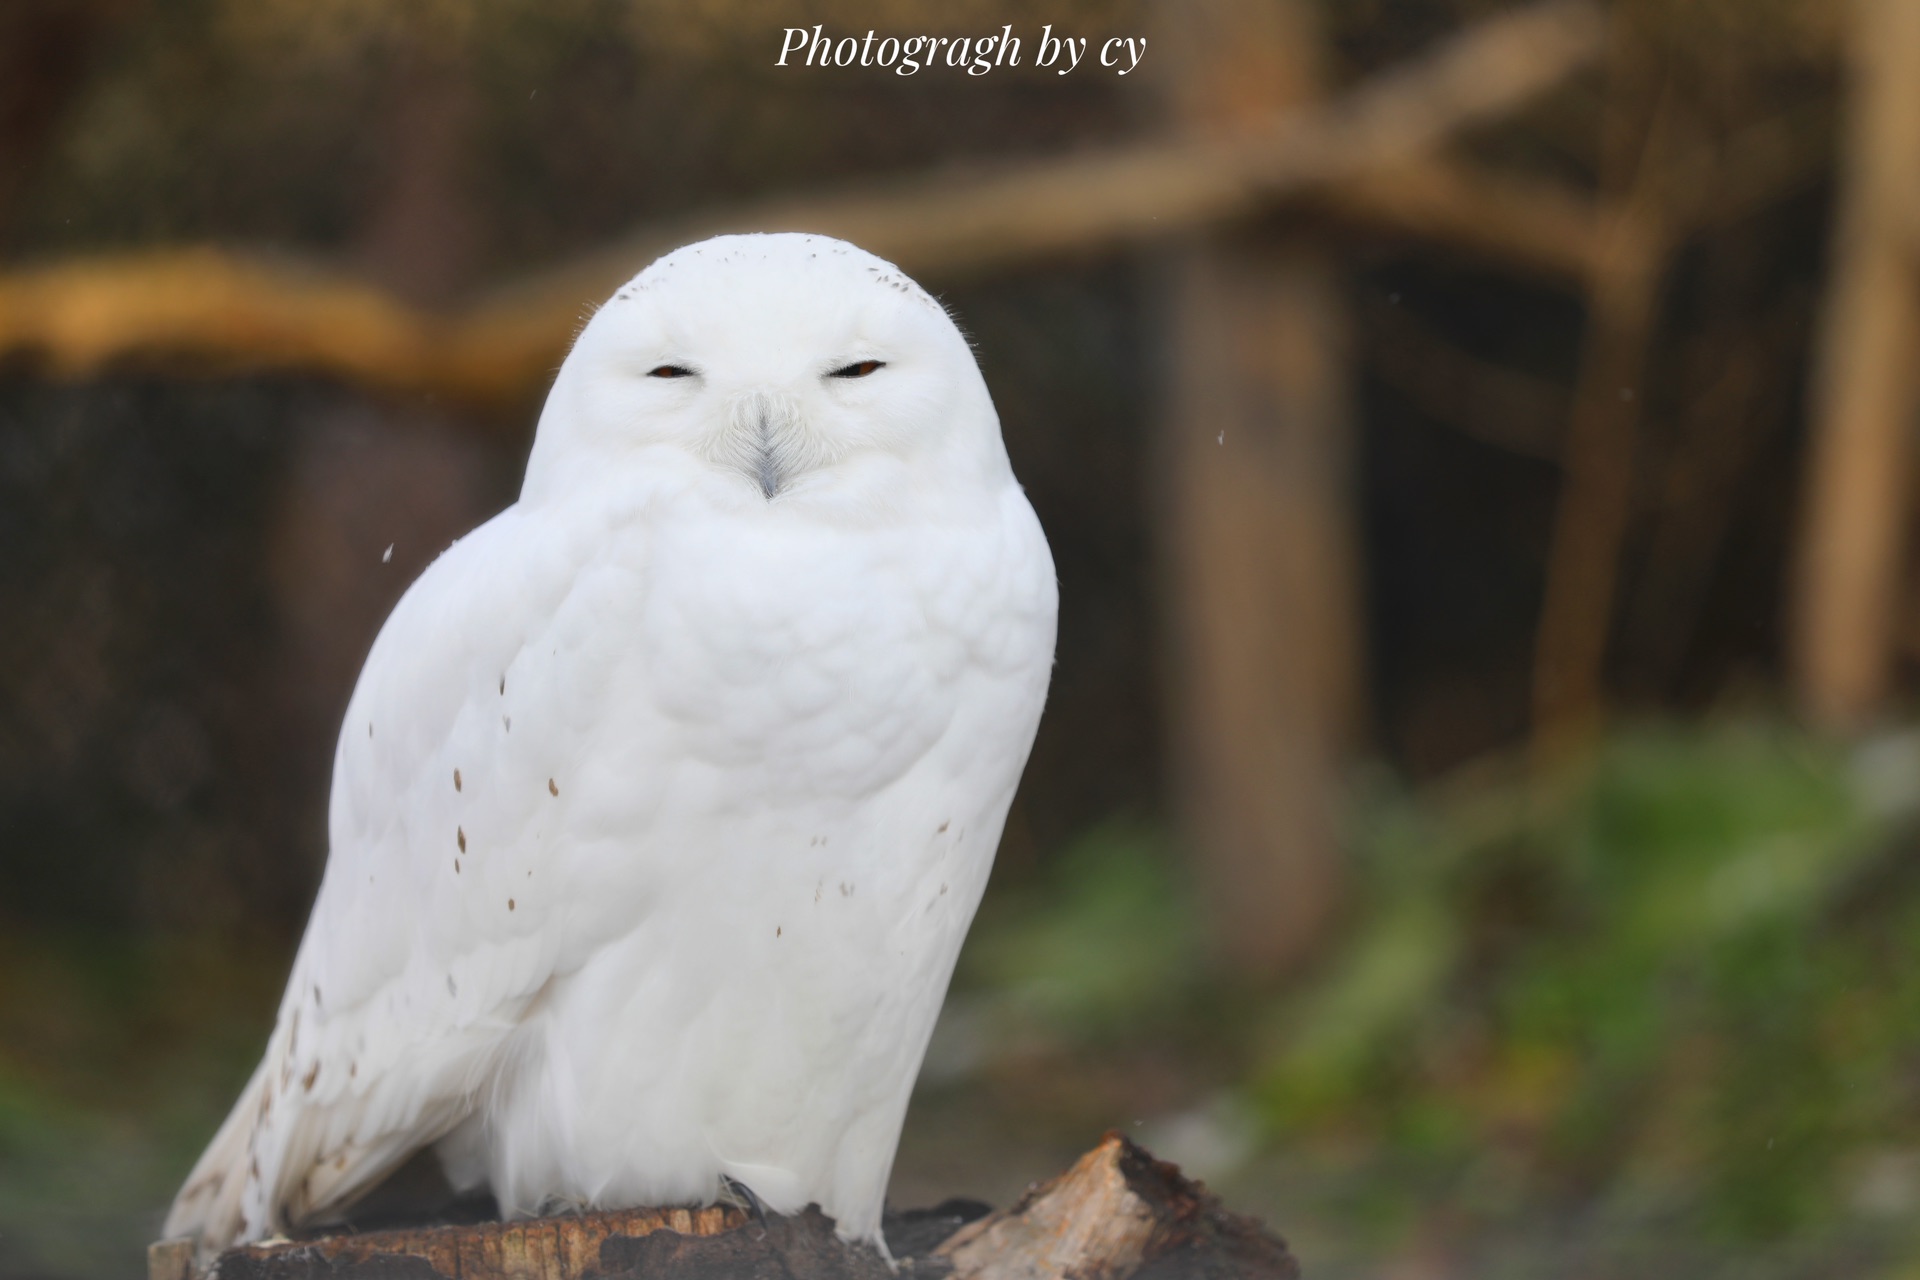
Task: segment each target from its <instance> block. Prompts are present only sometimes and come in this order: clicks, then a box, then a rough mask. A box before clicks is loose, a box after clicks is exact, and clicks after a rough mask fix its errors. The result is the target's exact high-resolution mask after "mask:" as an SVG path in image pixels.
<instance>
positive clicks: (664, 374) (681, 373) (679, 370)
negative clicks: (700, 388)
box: [647, 364, 693, 378]
mask: <svg viewBox="0 0 1920 1280" xmlns="http://www.w3.org/2000/svg"><path fill="white" fill-rule="evenodd" d="M647 376H648V377H649V378H691V377H692V376H693V370H691V369H689V368H687V366H685V365H683V364H662V365H655V366H654V367H653V368H651V369H649V370H647Z"/></svg>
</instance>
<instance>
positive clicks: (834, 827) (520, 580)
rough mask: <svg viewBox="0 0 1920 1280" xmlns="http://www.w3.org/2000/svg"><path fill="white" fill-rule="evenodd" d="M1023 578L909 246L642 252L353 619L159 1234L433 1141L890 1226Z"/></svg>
mask: <svg viewBox="0 0 1920 1280" xmlns="http://www.w3.org/2000/svg"><path fill="white" fill-rule="evenodd" d="M1056 608H1057V594H1056V585H1055V580H1054V572H1053V562H1052V559H1051V557H1050V555H1049V554H1048V549H1047V544H1046V540H1045V538H1044V537H1043V535H1042V533H1041V530H1040V525H1039V522H1038V521H1037V520H1036V519H1035V517H1034V514H1033V510H1032V508H1031V507H1030V506H1029V505H1028V503H1027V499H1026V497H1025V495H1024V494H1023V493H1022V491H1021V489H1020V486H1019V485H1018V484H1017V483H1016V482H1015V480H1014V477H1013V472H1012V470H1011V468H1010V467H1009V465H1008V461H1007V454H1006V449H1005V446H1004V445H1003V443H1002V441H1001V437H1000V426H999V419H998V417H997V416H996V414H995V412H994V408H993V403H992V401H991V400H990V398H989V397H988V394H987V388H986V385H985V383H984V381H983V380H982V378H981V376H980V371H979V369H978V367H977V366H976V364H975V363H974V359H973V355H972V352H971V351H970V350H969V348H968V346H967V343H966V341H965V339H963V338H962V337H961V335H960V332H959V331H958V330H957V329H956V328H955V327H954V324H953V322H952V321H951V320H950V319H949V318H948V316H947V314H946V312H945V311H944V310H943V309H942V308H941V307H940V305H939V304H938V303H937V302H935V301H934V300H933V298H931V297H930V296H929V295H928V294H926V293H925V292H924V291H922V290H921V289H920V287H919V286H918V285H916V284H914V283H913V282H912V281H911V280H909V279H908V278H907V277H906V276H904V275H903V274H902V273H901V272H900V271H899V270H898V269H896V268H895V267H893V266H892V265H890V264H888V263H886V262H883V261H881V260H880V259H878V258H875V257H873V256H872V255H870V254H868V253H865V252H863V251H862V250H860V249H857V248H855V247H853V246H852V245H849V244H845V243H843V242H841V241H837V240H831V239H826V238H823V237H819V236H808V235H755V236H728V237H722V238H719V239H713V240H708V241H705V242H703V243H700V244H696V245H691V246H689V247H687V248H683V249H680V250H678V251H676V252H674V253H671V254H669V255H668V256H666V257H664V258H662V259H660V260H659V261H658V262H655V263H654V264H653V265H652V266H650V267H648V268H647V269H646V270H645V271H643V272H641V273H640V274H639V275H638V276H636V277H635V278H634V279H633V280H632V281H631V282H630V283H629V284H627V285H626V286H625V287H623V288H622V289H620V290H619V292H618V293H616V294H615V295H614V297H613V298H612V300H610V301H609V302H608V303H607V304H606V305H605V306H604V307H602V308H601V309H600V310H599V311H598V312H596V313H595V314H594V316H593V317H592V319H591V320H590V321H589V323H588V324H587V325H586V327H585V328H584V329H583V330H582V331H581V333H580V335H579V337H578V339H577V340H576V341H575V343H574V346H573V350H572V351H571V353H570V354H569V355H568V356H567V359H566V362H565V364H564V365H563V366H562V367H561V369H560V373H559V376H558V378H557V380H556V381H555V383H554V387H553V390H552V392H551V394H550V395H549V396H548V399H547V403H546V407H545V409H544V411H543V412H542V414H541V416H540V422H539V428H538V432H537V435H536V438H535V440H534V444H533V449H532V452H531V454H530V455H529V457H528V460H527V471H526V479H525V482H524V485H523V486H522V489H521V492H520V498H519V501H518V502H516V503H515V504H514V505H513V506H511V507H508V508H507V509H506V510H505V511H503V512H501V513H500V514H499V515H498V516H496V517H494V518H493V519H492V520H490V521H488V522H487V523H486V524H484V525H482V526H481V527H480V528H478V529H476V530H475V531H474V532H473V533H471V534H469V535H468V536H467V537H465V538H463V539H461V540H460V541H459V542H457V543H455V544H454V545H453V547H452V548H451V549H449V550H448V551H447V552H446V553H445V554H443V555H442V556H441V557H440V558H439V559H438V560H437V561H435V562H434V564H433V565H432V567H430V568H429V569H428V570H427V571H426V572H425V573H424V574H422V575H421V577H420V579H419V581H417V582H415V583H414V584H413V586H412V587H411V588H410V589H409V590H408V591H407V593H406V595H405V596H404V597H403V598H402V599H401V601H400V603H399V605H398V606H396V607H395V609H394V611H393V614H392V616H391V617H390V618H389V619H388V620H387V622H386V625H385V626H384V627H383V628H382V630H381V632H380V635H379V638H378V639H377V640H376V641H375V642H374V645H373V648H372V651H371V652H370V653H369V654H368V656H367V661H366V665H365V667H364V669H363V670H362V671H361V673H360V679H359V682H358V684H357V686H356V687H355V689H354V692H353V697H352V700H351V701H350V702H349V704H348V706H347V712H346V722H345V724H344V725H343V727H342V729H341V733H340V741H339V746H338V748H337V750H336V752H335V755H334V762H333V791H332V798H331V803H330V805H329V811H328V834H329V846H330V847H329V853H328V858H327V866H326V873H325V877H324V879H323V880H322V882H321V886H320V892H319V897H318V900H317V901H316V903H315V905H314V909H313V915H312V918H311V920H310V921H309V923H308V926H307V931H306V935H305V937H304V939H303V940H302V942H301V944H300V949H299V952H298V954H297V956H296V958H295V960H294V963H293V971H292V976H291V978H290V979H289V981H288V984H287V991H286V995H285V996H284V997H283V998H282V1001H281V1004H280V1010H279V1014H278V1018H277V1021H276V1023H275V1026H274V1029H273V1034H272V1037H271V1038H270V1040H269V1041H268V1044H267V1049H266V1056H265V1059H264V1061H262V1062H261V1064H260V1066H259V1067H258V1069H256V1070H255V1072H254V1074H253V1078H252V1080H251V1081H250V1082H249V1083H248V1084H247V1086H246V1090H245V1092H244V1093H243V1094H242V1095H241V1097H240V1100H239V1102H238V1103H237V1104H236V1105H235V1107H234V1109H233V1111H232V1114H231V1115H229V1117H228V1118H227V1120H226V1122H225V1123H224V1124H223V1125H222V1126H221V1128H220V1130H219V1132H218V1134H216V1135H215V1137H214V1139H213V1141H212V1144H211V1145H210V1146H209V1147H208V1148H207V1151H206V1153H205V1154H204V1155H203V1156H201V1158H200V1161H199V1163H198V1164H197V1165H196V1166H195V1167H194V1169H193V1172H192V1173H191V1174H190V1175H189V1176H188V1178H187V1181H186V1184H185V1185H184V1187H183V1188H182V1189H181V1191H180V1193H179V1195H178V1197H177V1198H176V1200H175V1201H174V1205H173V1209H172V1212H171V1214H170V1216H169V1217H168V1220H167V1232H168V1234H169V1235H171V1236H194V1237H197V1239H198V1240H199V1242H200V1247H201V1250H202V1255H203V1256H205V1255H206V1254H207V1253H210V1252H211V1251H213V1250H216V1249H218V1248H221V1247H224V1246H227V1245H229V1244H232V1243H235V1242H242V1241H248V1240H255V1239H259V1238H261V1237H263V1236H266V1235H269V1234H272V1233H276V1232H280V1231H283V1230H285V1229H287V1228H290V1227H298V1226H301V1225H305V1224H311V1223H315V1222H324V1221H327V1220H328V1219H329V1218H332V1217H337V1216H338V1215H340V1214H341V1212H342V1211H343V1210H344V1209H346V1208H347V1207H348V1206H349V1205H351V1204H352V1203H353V1202H354V1201H355V1200H356V1199H357V1198H359V1197H360V1196H361V1195H363V1194H364V1193H365V1192H367V1191H369V1190H370V1189H371V1188H372V1187H373V1186H375V1185H376V1184H377V1183H378V1182H379V1181H380V1180H381V1179H382V1178H384V1177H385V1176H386V1175H387V1174H388V1173H390V1172H391V1171H392V1170H393V1169H395V1168H396V1167H397V1166H398V1165H400V1164H401V1163H403V1162H404V1161H405V1160H407V1159H408V1158H409V1157H410V1156H411V1155H413V1154H414V1153H416V1152H418V1151H419V1150H421V1149H422V1148H425V1147H430V1146H431V1147H434V1148H435V1149H436V1150H437V1151H438V1153H439V1155H440V1158H441V1160H442V1162H443V1163H444V1165H445V1167H446V1168H447V1170H448V1172H449V1175H450V1176H451V1177H452V1178H453V1179H454V1181H455V1183H456V1185H464V1186H477V1185H479V1184H481V1183H483V1182H484V1183H485V1184H487V1185H489V1186H490V1187H491V1189H492V1191H493V1194H494V1196H495V1198H496V1199H497V1200H498V1202H499V1204H500V1207H501V1209H502V1211H503V1212H504V1213H506V1214H509V1215H528V1214H535V1213H539V1212H542V1211H550V1210H554V1209H561V1208H566V1207H598V1208H609V1207H620V1206H631V1205H672V1204H701V1203H711V1202H712V1201H713V1200H714V1199H715V1198H716V1197H717V1196H718V1195H720V1194H722V1192H723V1188H724V1187H725V1185H726V1183H727V1182H728V1181H729V1180H731V1181H732V1182H735V1183H738V1184H740V1185H742V1186H744V1187H745V1188H746V1189H747V1190H748V1191H749V1192H751V1194H752V1195H753V1196H754V1197H755V1198H757V1199H758V1200H759V1201H760V1202H762V1203H763V1204H765V1205H766V1206H767V1207H769V1208H771V1209H773V1210H776V1211H779V1212H787V1213H791V1212H797V1211H799V1210H801V1209H803V1208H804V1207H805V1206H806V1205H807V1204H809V1203H817V1204H818V1205H820V1207H821V1208H822V1209H823V1210H824V1211H825V1212H826V1213H827V1214H829V1215H831V1216H832V1217H833V1218H834V1219H835V1220H836V1221H837V1223H838V1228H839V1231H840V1233H841V1234H842V1235H843V1236H845V1237H847V1238H849V1239H856V1240H866V1241H870V1242H873V1243H875V1244H876V1245H881V1247H884V1245H883V1244H882V1242H881V1241H880V1236H879V1233H880V1216H881V1206H882V1200H883V1197H884V1195H885V1191H886V1186H887V1178H888V1174H889V1171H890V1169H891V1166H892V1163H893V1156H894V1149H895V1146H896V1145H897V1143H898V1140H899V1135H900V1126H901V1122H902V1120H903V1118H904V1115H905V1112H906V1107H907V1098H908V1094H909V1092H910V1091H911V1089H912V1086H913V1081H914V1077H915V1074H916V1073H917V1072H918V1070H919V1065H920V1061H921V1058H922V1056H923V1054H924V1053H925V1050H926V1046H927V1040H928V1037H929V1035H930V1034H931V1032H932V1028H933V1023H934V1018H935V1016H936V1014H937V1013H938V1011H939V1008H940V1004H941V1000H942V999H943V997H944V994H945V991H946V987H947V982H948V979H949V977H950V976H951V974H952V971H953V966H954V961H955V959H956V957H957V955H958V953H959V950H960V943H961V939H962V938H963V936H964V935H965V933H966V931H967V926H968V924H969V922H970V921H971V919H972V917H973V913H974V909H975V907H976V906H977V905H978V903H979V900H980V895H981V892H982V890H983V888H984V887H985V884H986V879H987V872H988V868H989V866H990V864H991V862H992V860H993V854H994V849H995V846H996V844H997V843H998V841H999V838H1000V831H1001V826H1002V824H1003V823H1004V822H1005V820H1006V815H1007V808H1008V805H1009V804H1010V803H1011V801H1012V799H1013V793H1014V786H1015V784H1016V783H1017V782H1018V780H1019V777H1020V773H1021V770H1022V769H1023V768H1024V766H1025V763H1026V758H1027V753H1028V750H1029V748H1030V747H1031V745H1032V741H1033V735H1034V731H1035V727H1036V725H1037V723H1038V721H1039V717H1040V709H1041V704H1042V702H1043V701H1044V700H1045V697H1046V690H1047V682H1048V678H1049V674H1050V670H1051V666H1052V661H1053V643H1054V619H1055V612H1056Z"/></svg>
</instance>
